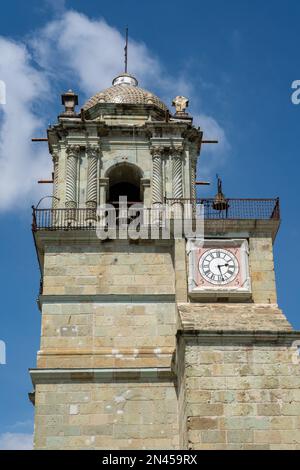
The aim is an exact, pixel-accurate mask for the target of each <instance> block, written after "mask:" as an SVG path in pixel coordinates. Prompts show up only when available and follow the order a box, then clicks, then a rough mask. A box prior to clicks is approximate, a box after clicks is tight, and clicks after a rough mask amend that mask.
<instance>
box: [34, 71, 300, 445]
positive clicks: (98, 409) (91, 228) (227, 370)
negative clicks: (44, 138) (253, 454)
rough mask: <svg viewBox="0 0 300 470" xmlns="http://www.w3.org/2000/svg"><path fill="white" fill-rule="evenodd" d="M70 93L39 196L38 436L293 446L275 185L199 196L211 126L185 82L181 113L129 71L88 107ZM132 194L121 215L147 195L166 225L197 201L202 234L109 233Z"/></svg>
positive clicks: (46, 441)
mask: <svg viewBox="0 0 300 470" xmlns="http://www.w3.org/2000/svg"><path fill="white" fill-rule="evenodd" d="M62 104H63V105H64V111H63V112H62V113H61V114H60V115H59V117H58V121H57V122H56V123H55V124H54V125H53V126H50V127H49V129H48V145H49V151H50V154H51V156H52V159H53V165H54V180H53V198H52V200H53V203H52V207H51V208H33V225H32V228H33V234H34V240H35V245H36V249H37V255H38V259H39V264H40V267H41V276H42V282H41V291H40V295H39V301H38V304H39V308H40V311H41V317H42V331H41V344H40V350H39V351H38V354H37V367H36V368H34V369H31V370H30V374H31V378H32V382H33V386H34V393H33V394H31V398H32V401H33V402H34V403H35V440H34V442H35V448H36V449H107V448H109V449H122V450H125V449H178V448H180V449H258V448H260V449H270V448H271V449H273V448H279V449H280V448H293V449H296V448H299V446H300V430H299V428H300V421H299V415H300V407H299V406H300V405H299V404H300V395H299V386H300V372H299V356H298V344H299V341H300V334H299V332H295V331H293V330H292V327H291V325H290V324H289V323H288V321H287V319H286V318H285V316H284V315H283V313H282V311H281V310H280V309H279V307H278V305H277V298H276V286H275V276H274V262H273V243H274V240H275V237H276V233H277V231H278V228H279V223H280V212H279V200H278V199H253V200H250V199H246V200H245V199H231V198H227V197H226V196H225V195H224V193H223V189H222V186H221V181H219V184H218V193H217V195H216V197H215V198H212V199H197V197H196V191H195V183H196V181H195V180H196V165H197V158H198V156H199V154H200V150H201V146H202V144H204V143H205V141H204V140H203V133H202V130H201V129H199V128H196V127H195V126H194V125H193V120H192V117H191V116H190V115H189V114H188V113H187V112H186V109H187V106H188V99H187V98H185V97H183V96H177V97H176V98H175V99H174V100H173V105H174V107H175V113H174V114H171V113H170V111H169V110H168V108H167V106H166V105H165V104H164V103H163V102H162V101H161V100H160V99H159V98H158V97H157V96H155V95H154V94H153V93H151V92H149V91H147V90H144V89H142V88H140V87H139V86H138V81H137V79H136V78H135V77H133V76H132V75H130V74H128V73H122V74H120V75H119V76H118V77H116V78H115V79H114V80H113V83H112V86H111V87H110V88H108V89H106V90H104V91H101V92H99V93H97V94H96V95H94V96H93V97H92V98H90V99H89V100H88V101H87V103H85V105H84V106H83V107H82V109H81V111H80V112H78V111H77V109H76V106H77V104H78V97H77V95H76V94H75V93H74V92H73V91H72V90H69V91H68V92H67V93H65V94H64V95H63V96H62ZM204 131H205V130H204ZM124 197H126V209H128V214H129V215H127V216H126V219H127V220H128V219H129V220H130V221H132V220H133V219H134V215H132V213H131V212H129V211H130V210H132V209H133V207H134V206H135V205H136V204H137V203H138V204H139V207H140V206H141V205H142V209H141V210H142V214H143V218H142V225H143V224H145V223H146V221H148V223H149V224H150V225H149V224H148V228H149V227H150V229H152V228H153V227H154V228H156V229H157V230H156V234H157V233H158V234H160V233H162V231H163V230H162V229H163V228H164V224H165V219H164V218H163V217H162V214H163V213H164V211H166V209H171V210H170V211H169V212H168V214H169V215H168V217H169V219H168V220H169V221H171V220H172V221H173V222H175V219H177V214H182V213H184V214H185V216H184V217H186V218H189V219H190V220H192V221H193V222H196V221H197V220H198V219H199V214H200V215H201V220H202V221H203V223H204V234H203V233H200V234H197V233H196V234H194V235H191V234H187V233H183V234H182V236H181V237H178V236H175V231H174V230H173V228H172V227H173V226H172V224H170V225H171V230H170V234H169V236H155V237H152V236H150V237H149V236H145V237H138V238H132V237H130V236H128V233H127V236H125V237H118V236H116V237H112V236H108V237H106V238H101V237H99V232H98V228H99V222H101V220H102V217H103V212H101V211H103V208H104V209H105V210H106V209H107V211H108V212H109V211H110V210H111V211H114V213H116V214H117V217H116V221H117V229H118V230H117V233H119V229H120V226H121V222H120V221H121V219H122V217H121V206H120V198H124ZM187 203H189V204H187ZM186 206H188V211H187V212H184V211H186V209H185V208H186ZM182 208H184V211H182ZM198 209H201V210H200V212H199V210H198ZM153 211H154V214H157V213H158V217H154V218H153V217H152V215H151V214H152V212H153ZM104 212H105V211H104ZM149 213H150V217H149V216H148V214H149ZM149 221H150V222H149ZM100 225H101V224H100ZM150 232H151V230H150ZM146 233H147V234H148V233H149V230H148V229H147V231H146Z"/></svg>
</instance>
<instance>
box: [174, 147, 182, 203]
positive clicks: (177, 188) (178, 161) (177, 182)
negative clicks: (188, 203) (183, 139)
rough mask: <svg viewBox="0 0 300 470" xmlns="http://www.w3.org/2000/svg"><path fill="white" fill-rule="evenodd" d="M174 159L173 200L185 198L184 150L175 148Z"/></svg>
mask: <svg viewBox="0 0 300 470" xmlns="http://www.w3.org/2000/svg"><path fill="white" fill-rule="evenodd" d="M172 153H173V158H172V190H173V198H174V199H181V198H183V176H182V149H181V148H174V149H173V152H172Z"/></svg>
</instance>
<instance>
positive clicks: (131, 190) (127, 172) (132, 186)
mask: <svg viewBox="0 0 300 470" xmlns="http://www.w3.org/2000/svg"><path fill="white" fill-rule="evenodd" d="M106 176H107V177H108V179H109V183H108V191H107V197H106V201H107V202H108V203H110V204H113V205H114V206H118V204H119V198H120V197H121V196H126V198H127V203H128V205H131V204H133V203H136V202H143V199H144V195H143V190H142V188H141V178H142V177H143V175H142V172H141V170H140V168H139V167H138V166H136V165H133V164H131V163H127V162H124V163H119V164H117V165H115V166H113V167H112V168H110V169H109V170H108V171H107V173H106Z"/></svg>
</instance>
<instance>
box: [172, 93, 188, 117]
mask: <svg viewBox="0 0 300 470" xmlns="http://www.w3.org/2000/svg"><path fill="white" fill-rule="evenodd" d="M188 105H189V99H188V98H186V97H185V96H176V98H174V99H173V101H172V106H175V112H176V114H187V113H186V112H185V110H186V108H187V107H188Z"/></svg>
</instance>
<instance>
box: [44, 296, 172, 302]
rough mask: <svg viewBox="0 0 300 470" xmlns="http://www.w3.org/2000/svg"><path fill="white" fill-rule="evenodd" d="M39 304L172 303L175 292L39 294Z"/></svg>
mask: <svg viewBox="0 0 300 470" xmlns="http://www.w3.org/2000/svg"><path fill="white" fill-rule="evenodd" d="M39 302H40V304H41V305H43V304H44V303H45V304H49V303H78V302H80V303H82V302H86V303H89V302H91V303H92V302H97V303H139V304H140V303H141V304H143V303H174V302H175V294H152V295H151V294H134V295H133V294H107V295H105V294H95V295H91V294H89V295H84V294H78V295H75V294H74V295H65V294H62V295H40V296H39Z"/></svg>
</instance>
